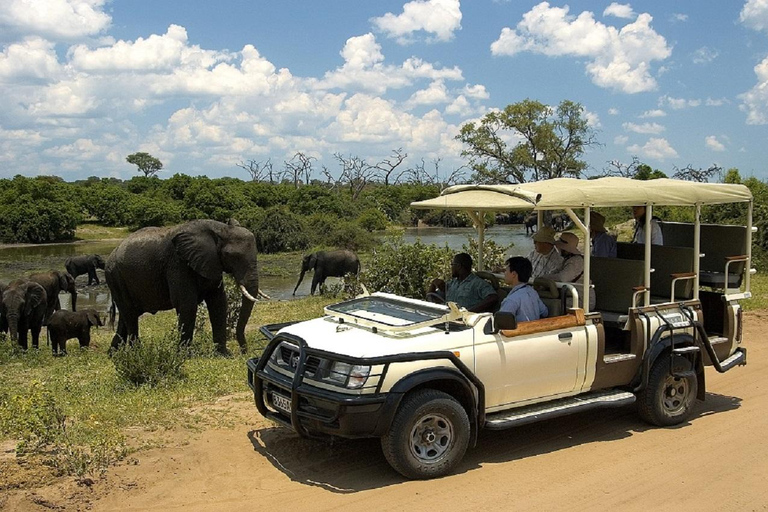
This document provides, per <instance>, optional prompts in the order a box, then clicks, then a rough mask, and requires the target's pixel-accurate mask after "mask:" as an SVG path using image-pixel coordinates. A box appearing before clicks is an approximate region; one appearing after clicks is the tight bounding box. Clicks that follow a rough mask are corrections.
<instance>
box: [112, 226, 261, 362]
mask: <svg viewBox="0 0 768 512" xmlns="http://www.w3.org/2000/svg"><path fill="white" fill-rule="evenodd" d="M222 272H226V273H228V274H230V275H232V277H234V278H235V281H236V282H237V284H238V285H239V286H240V291H241V292H242V293H243V296H244V297H243V302H242V306H241V308H240V312H239V317H238V322H237V328H236V331H235V332H236V337H237V342H238V343H239V345H240V349H241V350H242V351H245V348H246V345H245V325H246V323H248V318H249V317H250V315H251V311H252V310H253V303H254V301H255V300H256V299H255V297H257V296H258V294H259V274H258V270H257V268H256V239H255V237H254V236H253V233H251V232H250V231H248V230H247V229H245V228H243V227H241V226H240V225H239V224H238V223H237V221H234V220H231V221H230V222H229V223H228V224H224V223H222V222H217V221H214V220H193V221H190V222H186V223H184V224H180V225H178V226H172V227H165V228H154V227H150V228H144V229H140V230H139V231H136V232H135V233H133V234H131V235H130V236H128V238H126V239H125V240H123V242H121V243H120V245H119V246H117V247H116V248H115V250H114V251H112V254H110V256H109V258H108V259H107V265H106V269H105V275H106V278H107V285H108V286H109V290H110V292H111V293H112V301H113V303H114V305H115V306H117V309H118V310H119V311H120V318H119V321H118V325H117V332H116V334H115V336H114V338H113V339H112V349H116V348H117V347H119V345H120V344H121V343H123V342H124V341H132V340H133V339H135V338H138V336H139V316H140V315H141V314H142V313H156V312H158V311H162V310H167V309H175V310H176V314H177V316H178V320H179V332H180V333H181V343H182V345H183V346H186V345H188V344H189V343H190V341H191V340H192V334H193V330H194V327H195V315H196V314H197V305H198V304H200V303H201V302H203V301H205V303H206V306H207V307H208V316H209V317H210V319H211V330H212V332H213V341H214V343H215V344H216V350H218V351H219V352H220V353H222V354H228V351H227V339H226V336H227V332H226V331H227V326H226V317H227V296H226V293H225V291H224V286H223V281H222V277H223V276H222ZM111 317H112V318H113V315H111Z"/></svg>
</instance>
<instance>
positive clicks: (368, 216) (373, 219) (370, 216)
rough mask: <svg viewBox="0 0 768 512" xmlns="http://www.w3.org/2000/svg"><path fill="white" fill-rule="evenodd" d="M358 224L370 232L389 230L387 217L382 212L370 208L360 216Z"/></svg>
mask: <svg viewBox="0 0 768 512" xmlns="http://www.w3.org/2000/svg"><path fill="white" fill-rule="evenodd" d="M357 223H358V224H360V226H361V227H362V228H363V229H366V230H368V231H383V230H385V229H387V216H386V215H384V213H383V212H382V211H381V210H378V209H376V208H369V209H367V210H365V211H364V212H363V213H361V214H360V217H358V218H357Z"/></svg>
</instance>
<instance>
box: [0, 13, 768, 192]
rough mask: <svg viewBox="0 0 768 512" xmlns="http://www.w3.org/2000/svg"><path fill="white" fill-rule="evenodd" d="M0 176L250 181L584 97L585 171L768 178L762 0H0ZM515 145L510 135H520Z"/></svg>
mask: <svg viewBox="0 0 768 512" xmlns="http://www.w3.org/2000/svg"><path fill="white" fill-rule="evenodd" d="M0 44H2V53H1V54H0V94H2V98H3V100H2V101H1V102H0V177H12V176H14V175H16V174H23V175H27V176H34V175H38V174H55V175H58V176H62V177H63V178H64V179H66V180H68V181H71V180H75V179H81V178H85V177H88V176H114V177H119V178H123V179H125V178H129V177H131V176H132V175H135V174H136V168H135V167H134V166H132V165H130V164H128V163H127V162H126V161H125V157H126V156H127V155H129V154H130V153H133V152H136V151H146V152H149V153H151V154H152V155H154V156H156V157H158V158H159V159H160V160H161V161H162V162H163V163H164V165H165V167H164V170H163V172H162V173H161V177H163V176H165V177H167V176H170V175H171V174H173V173H176V172H183V173H186V174H190V175H197V174H207V175H208V176H212V177H214V176H216V177H218V176H236V177H240V178H243V179H246V178H247V177H248V176H247V174H246V173H245V172H244V171H243V170H241V169H239V168H238V167H237V163H239V162H243V161H249V160H253V161H256V162H263V161H266V160H267V159H271V161H272V163H273V164H274V166H275V168H280V167H282V165H283V162H284V161H286V160H290V159H291V157H292V156H293V155H294V154H295V153H296V152H297V151H300V152H303V153H305V154H307V155H309V156H311V157H313V158H315V159H316V160H315V161H314V163H313V165H314V168H315V169H317V170H318V172H317V173H316V176H317V177H318V178H320V177H321V176H320V175H319V174H320V173H319V170H320V169H321V168H322V166H325V167H326V168H327V169H328V170H329V171H330V172H331V173H332V174H338V172H339V170H340V169H339V165H338V163H337V161H336V160H335V159H334V157H333V155H334V154H336V153H340V154H343V155H347V156H349V155H353V156H357V157H360V158H362V159H365V161H366V162H368V163H376V162H378V161H380V160H381V159H382V158H385V157H387V156H388V155H390V154H391V152H392V150H394V149H397V148H402V149H403V151H404V152H405V153H407V154H408V158H407V159H406V161H405V164H404V165H405V166H409V167H413V166H416V165H418V164H419V163H420V162H421V161H422V159H423V160H424V161H425V162H426V163H427V166H428V167H430V166H431V162H433V161H435V160H437V159H439V161H440V163H439V169H440V172H441V174H445V175H447V174H449V173H450V172H451V171H452V170H453V169H455V168H458V167H460V166H461V165H462V164H464V163H466V162H465V161H463V160H462V159H461V157H460V152H461V145H460V144H459V143H458V142H457V141H456V140H455V139H454V136H455V135H456V133H457V132H458V130H459V128H460V127H461V125H462V124H463V123H465V122H467V121H471V120H477V119H479V118H480V117H482V116H483V115H484V114H485V113H487V112H489V111H491V110H493V109H498V108H503V107H504V106H506V105H508V104H510V103H514V102H518V101H521V100H524V99H526V98H531V99H535V100H539V101H541V102H543V103H546V104H550V105H553V106H554V105H557V104H558V103H559V102H560V101H562V100H563V99H569V100H572V101H576V102H579V103H581V104H582V105H583V106H584V107H585V109H586V112H587V116H588V118H589V120H590V122H591V124H592V126H593V128H594V129H595V130H596V131H597V138H598V141H599V142H600V143H601V146H599V147H596V148H592V149H591V150H589V152H588V153H587V155H586V160H587V162H588V163H589V165H590V169H591V172H593V173H598V172H600V171H602V170H603V169H604V168H605V167H606V166H607V162H609V161H620V162H623V163H628V162H630V161H631V160H632V157H634V156H636V157H637V158H639V159H640V160H641V161H643V162H645V163H647V164H649V165H651V166H652V167H654V168H658V169H661V170H663V171H665V172H667V173H668V174H672V173H673V172H674V168H675V167H678V168H680V167H685V166H687V165H692V166H693V167H696V168H699V167H703V168H707V167H709V166H710V165H712V164H716V165H720V166H722V167H724V168H731V167H736V168H738V169H740V171H741V173H742V175H743V176H757V177H758V178H760V179H766V178H768V164H767V163H766V159H765V158H764V148H765V147H766V146H767V145H768V129H767V128H766V124H768V0H748V1H728V2H722V1H714V0H709V1H694V0H678V1H675V2H669V1H666V0H665V1H644V2H642V3H621V2H609V1H605V2H596V1H571V2H567V3H565V2H556V1H552V2H528V1H521V0H472V1H471V2H470V1H468V0H465V1H463V2H460V1H459V0H413V1H410V2H408V1H403V0H400V1H390V0H379V1H376V2H372V1H359V0H328V1H324V2H317V1H304V2H297V1H274V0H272V1H268V2H267V1H255V0H250V1H245V0H238V1H234V0H219V1H217V2H209V1H206V2H201V1H175V0H164V1H162V2H154V1H153V2H150V1H145V0H131V1H127V0H113V1H106V0H0ZM511 142H513V141H511Z"/></svg>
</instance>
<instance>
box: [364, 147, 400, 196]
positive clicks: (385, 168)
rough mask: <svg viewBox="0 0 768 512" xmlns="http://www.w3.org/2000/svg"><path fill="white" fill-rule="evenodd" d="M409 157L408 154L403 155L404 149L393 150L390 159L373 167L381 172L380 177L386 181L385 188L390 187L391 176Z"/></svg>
mask: <svg viewBox="0 0 768 512" xmlns="http://www.w3.org/2000/svg"><path fill="white" fill-rule="evenodd" d="M407 157H408V153H403V148H397V149H393V150H392V154H391V155H390V156H389V158H385V159H384V160H382V161H381V162H379V163H377V164H376V165H374V166H372V168H373V169H376V170H377V171H379V173H378V174H379V175H380V176H381V178H382V180H383V181H384V186H385V187H387V186H389V185H390V181H389V179H390V176H391V175H392V173H393V172H395V169H397V168H398V167H399V166H400V164H402V163H403V161H405V159H406V158H407Z"/></svg>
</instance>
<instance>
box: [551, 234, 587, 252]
mask: <svg viewBox="0 0 768 512" xmlns="http://www.w3.org/2000/svg"><path fill="white" fill-rule="evenodd" d="M555 245H556V246H557V248H558V249H560V252H562V251H565V252H569V253H571V254H581V251H580V250H579V237H577V236H576V235H574V234H573V233H563V234H562V235H560V239H559V240H558V241H557V242H555Z"/></svg>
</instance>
